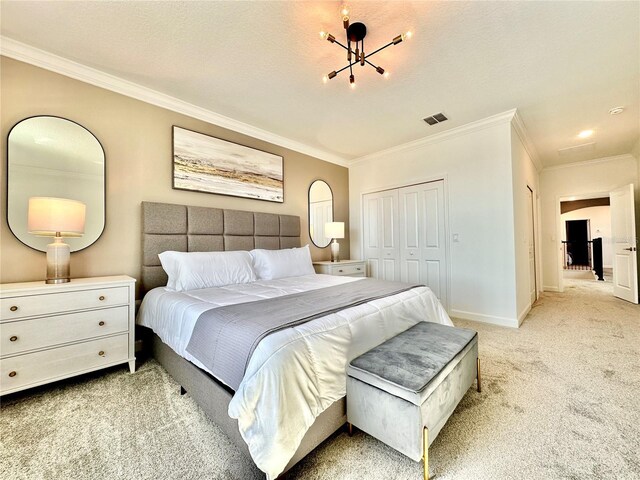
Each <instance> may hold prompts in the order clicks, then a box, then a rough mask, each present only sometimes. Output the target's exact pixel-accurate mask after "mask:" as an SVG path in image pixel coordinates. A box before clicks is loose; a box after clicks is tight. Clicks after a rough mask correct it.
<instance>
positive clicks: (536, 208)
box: [526, 183, 542, 301]
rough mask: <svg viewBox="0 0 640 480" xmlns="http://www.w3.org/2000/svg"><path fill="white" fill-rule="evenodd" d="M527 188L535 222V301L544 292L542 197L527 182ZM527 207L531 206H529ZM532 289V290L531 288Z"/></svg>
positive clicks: (532, 219)
mask: <svg viewBox="0 0 640 480" xmlns="http://www.w3.org/2000/svg"><path fill="white" fill-rule="evenodd" d="M526 188H528V189H529V190H530V191H531V221H532V222H533V226H532V228H533V268H534V269H535V272H534V278H535V282H536V285H535V287H536V299H535V301H537V300H538V299H539V298H540V292H542V278H541V277H542V275H540V272H541V264H540V257H541V255H540V251H539V248H540V245H541V243H540V237H539V231H540V222H539V219H538V213H539V212H540V207H539V201H540V199H539V198H538V193H537V192H536V189H535V188H533V187H532V186H531V185H529V184H528V183H527V184H526ZM527 208H529V206H527ZM529 278H531V272H529ZM529 291H531V290H529Z"/></svg>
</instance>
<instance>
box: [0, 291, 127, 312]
mask: <svg viewBox="0 0 640 480" xmlns="http://www.w3.org/2000/svg"><path fill="white" fill-rule="evenodd" d="M128 303H129V287H112V288H96V289H91V290H81V291H76V292H56V293H45V294H39V295H25V296H23V297H9V298H2V299H0V318H1V319H2V320H12V319H18V318H24V317H33V316H37V315H50V314H54V313H64V312H69V311H75V310H86V309H89V308H99V307H109V306H114V305H126V304H128Z"/></svg>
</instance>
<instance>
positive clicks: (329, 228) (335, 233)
mask: <svg viewBox="0 0 640 480" xmlns="http://www.w3.org/2000/svg"><path fill="white" fill-rule="evenodd" d="M324 236H325V237H327V238H344V222H329V223H325V224H324Z"/></svg>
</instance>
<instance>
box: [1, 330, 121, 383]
mask: <svg viewBox="0 0 640 480" xmlns="http://www.w3.org/2000/svg"><path fill="white" fill-rule="evenodd" d="M128 347H129V335H128V334H126V333H125V334H123V335H116V336H113V337H107V338H99V339H96V340H90V341H88V342H82V343H76V344H73V345H67V346H64V347H58V348H52V349H50V350H43V351H41V352H35V353H28V354H25V355H18V356H16V357H10V358H5V359H2V360H0V393H6V392H7V391H10V390H16V389H21V388H23V387H26V386H29V385H32V384H38V383H45V382H47V381H53V380H58V379H61V378H65V377H68V376H71V375H75V374H78V373H82V372H87V371H90V370H95V369H98V368H101V367H102V366H107V365H111V364H117V363H121V362H126V361H127V360H128ZM101 354H102V355H101Z"/></svg>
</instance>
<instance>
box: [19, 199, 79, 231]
mask: <svg viewBox="0 0 640 480" xmlns="http://www.w3.org/2000/svg"><path fill="white" fill-rule="evenodd" d="M85 210H86V206H85V204H84V203H82V202H78V201H77V200H69V199H67V198H53V197H31V198H30V199H29V214H28V222H27V223H28V231H29V233H32V234H34V235H42V236H48V237H53V236H55V235H56V233H58V232H59V233H60V236H62V237H80V236H82V234H83V233H84V217H85Z"/></svg>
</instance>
